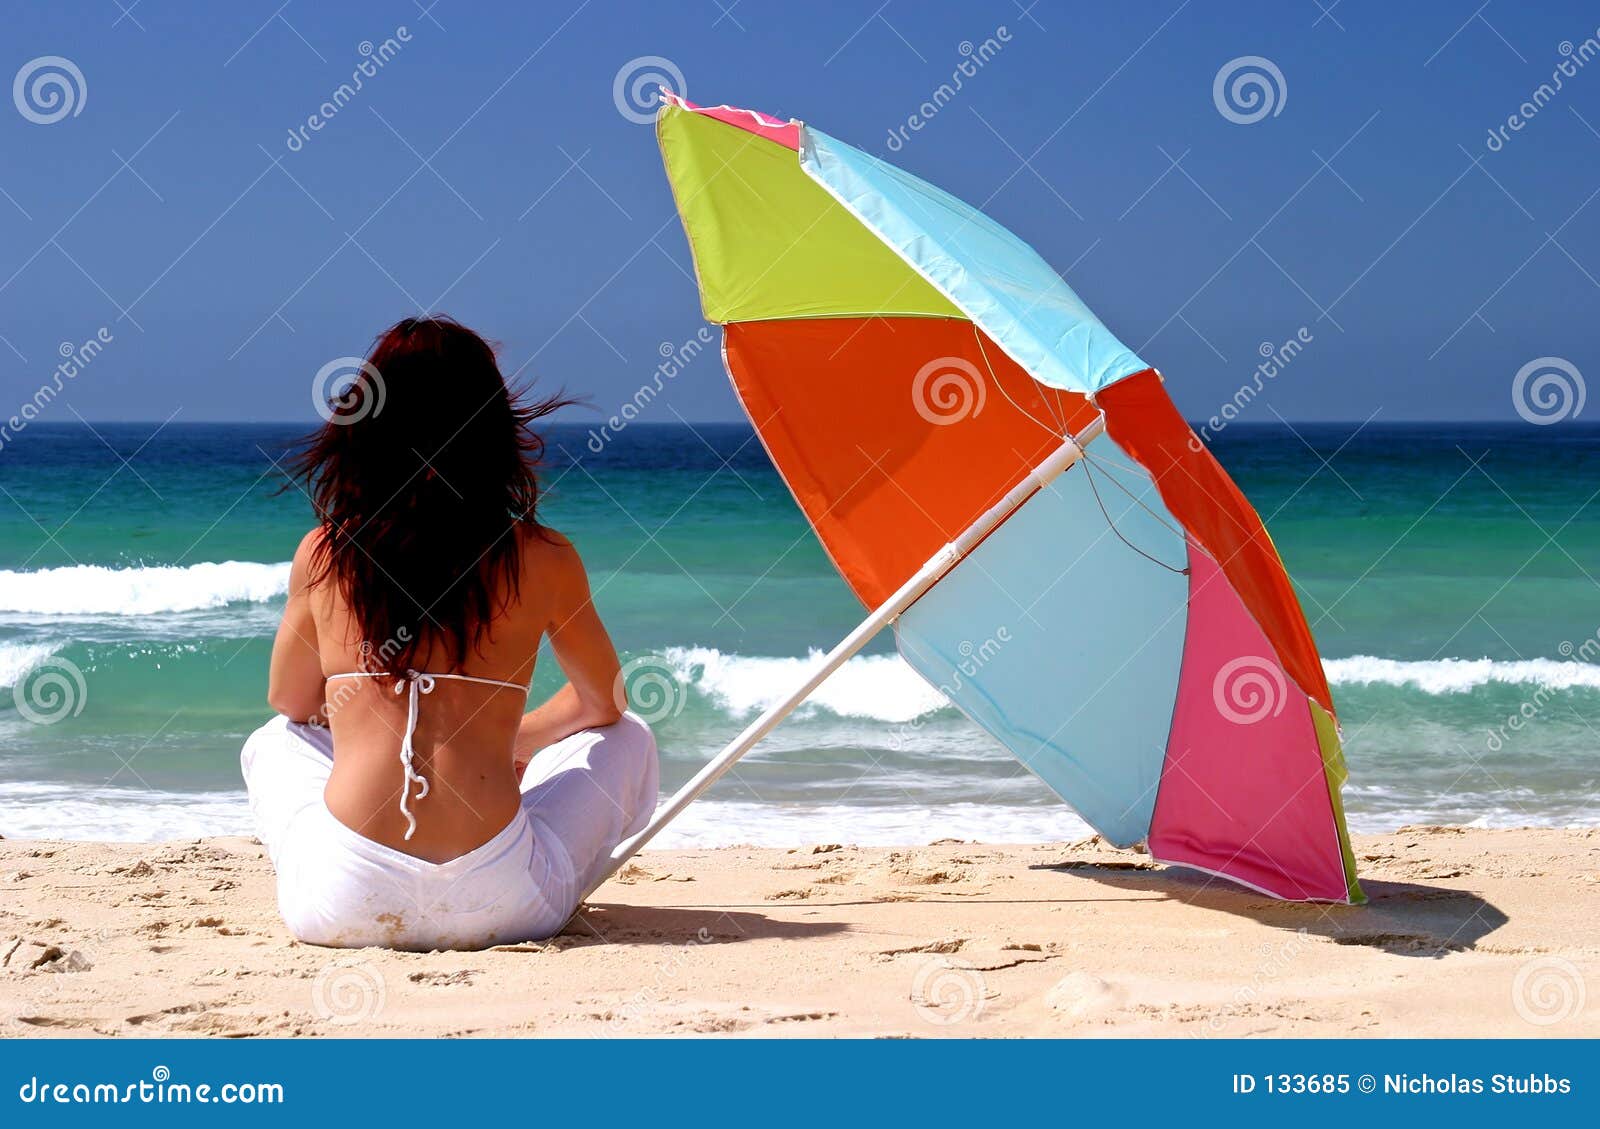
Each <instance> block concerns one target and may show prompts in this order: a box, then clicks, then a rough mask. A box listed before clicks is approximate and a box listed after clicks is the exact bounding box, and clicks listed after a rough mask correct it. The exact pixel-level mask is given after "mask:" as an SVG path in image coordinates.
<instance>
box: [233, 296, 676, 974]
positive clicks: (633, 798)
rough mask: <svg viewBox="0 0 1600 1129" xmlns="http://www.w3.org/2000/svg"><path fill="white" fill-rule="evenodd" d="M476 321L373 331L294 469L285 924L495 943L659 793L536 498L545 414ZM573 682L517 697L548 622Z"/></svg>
mask: <svg viewBox="0 0 1600 1129" xmlns="http://www.w3.org/2000/svg"><path fill="white" fill-rule="evenodd" d="M562 403H565V401H560V400H548V401H544V402H542V403H538V404H533V405H525V404H523V403H521V402H519V400H518V398H517V397H516V396H514V395H513V394H512V393H511V392H509V391H508V390H507V388H506V384H505V381H504V379H503V378H502V377H501V375H500V370H499V368H498V366H497V365H496V363H495V358H494V352H493V350H492V349H491V348H490V347H489V345H488V344H486V343H485V342H484V341H483V339H482V338H480V337H478V335H477V334H475V333H473V332H472V331H470V330H468V329H466V328H464V327H462V326H460V325H458V324H457V323H455V322H453V321H450V320H449V319H446V318H422V319H412V318H408V319H406V320H405V321H402V322H400V323H399V324H397V325H395V326H394V327H393V328H392V329H390V330H389V331H388V332H386V333H385V334H383V336H382V337H381V338H379V340H378V342H377V344H376V346H375V347H374V349H373V351H372V355H371V357H370V358H369V359H368V362H367V365H366V366H365V367H364V368H363V370H362V373H361V375H360V376H359V377H358V378H357V380H356V382H355V383H354V384H353V385H352V386H351V388H350V389H349V391H348V392H347V393H346V394H345V396H344V397H343V398H342V399H340V400H339V401H336V402H335V403H334V404H333V405H332V410H331V411H330V412H329V413H328V414H329V418H328V421H327V423H326V424H325V426H323V427H322V429H321V430H320V431H319V432H317V433H316V434H315V435H314V436H313V437H312V438H311V439H310V440H309V441H308V443H307V445H306V447H305V449H304V451H303V453H302V454H301V455H300V456H299V459H298V463H297V468H296V469H297V471H298V474H299V476H300V478H302V479H303V480H304V482H305V484H306V487H307V490H308V492H309V494H310V495H311V498H312V500H313V504H314V507H315V510H316V514H317V517H318V519H319V524H318V526H317V528H316V529H314V530H312V531H311V532H310V533H308V534H307V535H306V537H305V539H304V540H302V541H301V542H300V547H299V549H298V550H297V551H296V552H295V555H294V562H293V565H292V566H291V569H290V574H289V598H288V604H287V605H286V606H285V608H284V612H283V623H282V625H281V626H280V627H279V629H278V635H277V639H276V641H275V642H274V644H273V649H272V671H271V682H270V686H269V688H268V691H267V701H268V703H269V704H270V705H271V706H272V708H273V709H274V710H275V711H277V714H278V716H277V717H274V718H273V719H272V720H271V721H270V722H268V723H267V724H266V725H264V726H262V727H261V728H260V729H259V730H257V731H256V732H255V733H254V734H253V735H252V736H251V737H250V738H249V740H248V741H247V742H246V743H245V746H244V752H243V755H242V758H241V760H242V763H243V767H244V777H245V784H246V787H247V788H248V789H249V793H250V807H251V811H252V814H253V815H254V818H255V822H256V827H257V830H258V833H259V835H260V837H261V841H262V842H263V843H264V844H265V845H266V847H267V850H268V853H269V854H270V855H271V857H272V863H273V866H274V867H275V868H276V869H277V872H278V905H279V909H280V911H281V912H282V914H283V918H284V921H285V922H286V923H287V924H288V926H289V929H290V930H291V931H292V932H293V933H294V935H295V936H296V937H298V938H300V939H301V940H303V941H308V942H311V943H313V944H319V945H339V946H362V945H383V946H387V947H390V948H399V949H419V950H427V949H435V948H482V947H484V946H487V945H493V944H505V943H509V942H515V941H525V940H531V939H536V938H542V937H548V936H550V935H551V934H553V933H555V932H557V931H558V930H560V928H561V927H562V925H563V924H564V923H565V921H566V920H567V918H568V917H570V916H571V914H572V911H573V910H574V909H576V908H577V904H578V900H579V898H581V897H582V896H583V895H584V893H586V892H587V890H588V888H589V885H590V884H591V883H592V881H593V880H594V879H596V878H597V877H598V876H599V875H600V874H601V873H603V871H604V869H605V866H606V863H607V860H608V857H609V855H610V853H611V851H612V849H613V848H614V847H615V846H616V845H617V844H618V843H619V842H621V841H622V840H623V839H625V838H627V837H628V836H630V835H632V834H634V833H635V832H637V831H639V830H640V829H641V828H643V827H644V825H645V823H646V822H647V821H648V820H649V817H650V813H651V811H652V809H653V808H654V806H655V801H656V788H657V764H656V750H655V742H654V740H653V738H652V737H651V734H650V730H649V728H648V727H647V726H646V725H645V724H644V722H642V721H640V720H639V719H638V718H637V717H635V716H634V715H632V714H628V713H624V712H623V709H624V708H625V705H626V703H625V702H624V701H621V700H620V698H621V690H620V685H619V668H618V663H617V653H616V649H615V648H614V647H613V646H612V644H611V640H610V638H609V637H608V636H607V635H606V629H605V627H604V625H603V624H601V622H600V617H599V616H598V615H597V614H596V612H595V609H594V604H593V603H592V602H591V601H590V596H589V583H588V578H587V576H586V575H585V573H584V568H583V563H582V562H581V561H580V560H579V559H578V554H577V551H576V550H575V549H574V548H573V547H572V543H571V542H569V541H568V540H567V539H566V538H564V537H562V536H561V535H560V534H559V533H557V532H555V531H554V530H552V529H549V528H548V527H546V526H543V525H541V524H540V523H539V521H538V519H537V517H536V516H535V505H536V503H537V501H538V482H537V479H536V477H535V473H534V464H535V461H536V459H537V457H538V455H539V453H540V451H541V450H542V444H541V443H540V441H539V439H538V437H537V436H536V435H535V434H534V432H533V431H532V430H531V425H532V424H533V423H534V421H535V420H537V419H538V418H540V417H541V416H543V415H545V414H546V413H548V412H550V411H553V410H554V409H555V408H557V407H559V406H561V404H562ZM546 638H548V639H549V641H550V649H551V651H552V653H553V654H554V655H555V658H556V662H557V663H559V664H560V666H561V669H562V671H563V673H564V674H565V675H566V677H567V683H566V685H565V686H563V687H562V688H561V690H560V691H558V692H557V693H556V694H555V695H554V696H553V697H551V698H550V700H549V701H547V702H545V703H544V705H542V706H540V707H539V708H538V709H536V710H534V711H533V712H532V713H528V714H524V713H523V712H522V711H523V708H524V706H525V705H526V704H527V693H528V685H529V682H530V680H531V679H532V677H533V665H534V659H535V656H536V654H537V652H538V649H539V645H540V641H541V640H542V639H546Z"/></svg>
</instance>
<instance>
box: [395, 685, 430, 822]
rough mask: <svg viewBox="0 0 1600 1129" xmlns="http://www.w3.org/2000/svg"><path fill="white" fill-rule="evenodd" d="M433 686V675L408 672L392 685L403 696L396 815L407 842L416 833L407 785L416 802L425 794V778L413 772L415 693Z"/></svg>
mask: <svg viewBox="0 0 1600 1129" xmlns="http://www.w3.org/2000/svg"><path fill="white" fill-rule="evenodd" d="M435 685H436V683H435V682H434V678H433V675H431V674H423V673H421V672H419V671H415V670H408V671H406V677H405V681H404V682H399V681H397V682H395V684H394V692H395V693H396V694H406V695H407V698H406V733H405V736H404V737H402V738H401V739H400V766H401V767H402V768H403V769H405V780H404V781H403V782H402V783H401V786H400V814H401V815H403V816H405V817H406V834H405V837H406V839H407V840H409V839H410V838H411V836H412V835H414V834H416V830H417V817H416V816H415V815H413V814H412V812H411V786H412V785H413V784H416V785H418V786H419V788H418V791H417V797H416V798H417V799H419V800H421V799H425V798H426V797H427V795H428V778H427V777H426V776H423V775H422V774H421V773H420V772H418V771H417V770H416V767H415V765H414V763H413V762H414V760H415V758H416V755H417V750H416V747H415V745H414V744H413V743H412V739H413V738H414V737H415V736H416V734H417V715H418V712H419V710H418V697H417V695H419V694H431V693H433V688H434V686H435Z"/></svg>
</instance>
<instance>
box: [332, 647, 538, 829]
mask: <svg viewBox="0 0 1600 1129" xmlns="http://www.w3.org/2000/svg"><path fill="white" fill-rule="evenodd" d="M388 677H390V675H389V674H387V673H385V672H383V671H366V670H352V671H347V672H345V673H342V674H330V675H328V681H330V682H331V681H333V680H334V679H335V678H388ZM440 678H448V679H450V680H452V681H454V682H476V683H478V684H480V685H483V686H498V687H500V688H501V689H503V690H520V691H521V692H522V693H523V694H526V693H527V692H528V687H526V686H524V685H522V684H521V683H520V682H501V681H500V680H499V679H498V678H474V677H473V676H472V675H470V674H429V673H427V672H425V671H417V670H408V671H406V676H405V677H404V678H400V679H395V684H394V692H395V693H396V694H407V695H408V699H407V706H406V732H405V736H404V737H402V738H401V739H400V765H401V767H402V768H403V769H405V779H404V780H403V781H402V782H401V784H400V814H401V815H403V816H405V817H406V836H405V837H406V838H407V839H410V838H411V836H412V835H413V834H415V833H416V830H417V817H416V816H414V815H412V814H411V785H413V784H418V785H421V788H420V790H419V791H418V792H417V799H419V800H420V799H422V798H423V797H424V796H426V795H427V794H428V778H427V777H425V776H423V775H422V774H421V773H419V772H418V771H417V770H416V768H415V767H414V766H413V764H412V761H413V759H414V758H415V756H416V749H415V748H414V747H413V746H412V738H413V737H415V736H416V735H417V695H418V694H431V693H433V686H434V682H435V681H436V680H437V679H440ZM408 688H409V689H408Z"/></svg>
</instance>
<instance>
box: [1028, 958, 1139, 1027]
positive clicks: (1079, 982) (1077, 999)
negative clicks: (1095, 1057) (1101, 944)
mask: <svg viewBox="0 0 1600 1129" xmlns="http://www.w3.org/2000/svg"><path fill="white" fill-rule="evenodd" d="M1126 1001H1127V992H1125V991H1124V990H1123V989H1122V988H1120V987H1117V986H1116V985H1114V984H1111V983H1108V982H1107V981H1105V980H1102V979H1100V977H1098V976H1096V975H1094V974H1093V973H1092V972H1084V971H1082V970H1081V969H1080V970H1078V971H1075V972H1069V973H1067V974H1066V975H1065V976H1063V977H1062V978H1061V979H1060V980H1057V981H1056V982H1055V984H1053V985H1052V986H1051V988H1050V990H1049V991H1048V992H1046V993H1045V995H1044V1002H1045V1004H1046V1005H1048V1006H1049V1007H1050V1008H1051V1010H1053V1011H1057V1012H1060V1013H1061V1014H1062V1015H1064V1016H1066V1017H1067V1018H1069V1019H1090V1018H1093V1017H1095V1016H1100V1015H1104V1014H1106V1013H1107V1012H1111V1011H1115V1010H1117V1009H1118V1008H1120V1007H1122V1005H1123V1004H1124V1003H1125V1002H1126Z"/></svg>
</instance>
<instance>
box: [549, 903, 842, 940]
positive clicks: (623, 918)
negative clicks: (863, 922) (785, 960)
mask: <svg viewBox="0 0 1600 1129" xmlns="http://www.w3.org/2000/svg"><path fill="white" fill-rule="evenodd" d="M846 928H847V926H846V925H845V923H844V922H842V921H777V920H774V919H773V918H770V917H768V916H766V915H765V914H760V913H751V912H748V911H745V910H734V909H722V908H721V907H718V906H681V907H679V906H630V905H612V904H600V905H594V904H590V905H586V906H584V907H583V908H582V909H581V910H580V911H579V912H578V914H577V915H576V916H575V917H574V918H573V919H572V920H571V921H570V922H568V923H567V927H566V928H565V929H564V930H562V931H561V933H560V935H559V936H558V937H557V938H556V941H557V943H559V944H561V945H562V946H564V947H568V948H575V947H577V946H580V945H585V944H596V945H598V944H608V945H672V944H685V945H687V944H695V943H700V944H711V943H716V944H726V943H727V942H729V941H754V940H757V939H759V938H777V939H780V940H790V941H801V940H804V939H806V938H807V937H824V936H827V935H828V934H830V933H840V932H843V931H844V930H845V929H846Z"/></svg>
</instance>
